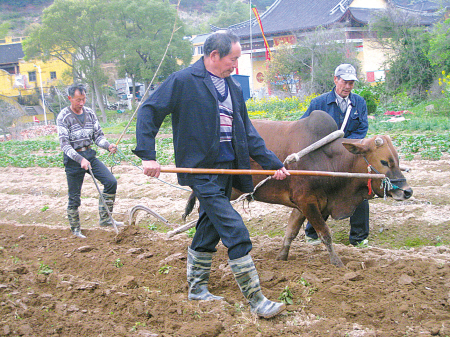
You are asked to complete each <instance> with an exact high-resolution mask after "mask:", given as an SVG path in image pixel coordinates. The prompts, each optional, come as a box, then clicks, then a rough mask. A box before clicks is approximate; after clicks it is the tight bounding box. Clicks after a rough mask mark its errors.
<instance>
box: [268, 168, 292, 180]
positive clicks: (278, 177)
mask: <svg viewBox="0 0 450 337" xmlns="http://www.w3.org/2000/svg"><path fill="white" fill-rule="evenodd" d="M287 176H290V173H289V172H288V170H286V168H285V167H284V166H283V167H282V168H280V169H279V170H277V171H276V172H275V174H274V175H273V176H272V178H274V179H276V180H283V179H285V178H286V177H287Z"/></svg>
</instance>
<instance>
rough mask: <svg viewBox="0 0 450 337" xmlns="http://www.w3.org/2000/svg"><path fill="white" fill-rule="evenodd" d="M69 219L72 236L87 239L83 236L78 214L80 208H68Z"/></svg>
mask: <svg viewBox="0 0 450 337" xmlns="http://www.w3.org/2000/svg"><path fill="white" fill-rule="evenodd" d="M67 218H68V219H69V224H70V230H71V231H72V234H73V235H75V236H77V237H79V238H82V239H86V237H85V236H84V235H83V234H81V228H80V214H79V212H78V208H67Z"/></svg>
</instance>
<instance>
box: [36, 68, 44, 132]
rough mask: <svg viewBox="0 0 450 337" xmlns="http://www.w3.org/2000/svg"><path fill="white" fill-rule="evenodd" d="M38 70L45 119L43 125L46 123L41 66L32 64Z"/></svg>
mask: <svg viewBox="0 0 450 337" xmlns="http://www.w3.org/2000/svg"><path fill="white" fill-rule="evenodd" d="M34 66H35V67H36V68H37V69H38V72H39V79H40V82H41V96H42V108H43V109H44V120H45V125H47V112H46V111H45V101H44V88H42V73H41V67H40V66H39V65H36V64H35V65H34Z"/></svg>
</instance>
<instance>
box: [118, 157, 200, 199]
mask: <svg viewBox="0 0 450 337" xmlns="http://www.w3.org/2000/svg"><path fill="white" fill-rule="evenodd" d="M116 154H117V155H118V157H119V158H118V160H116V157H115V155H116ZM120 156H121V157H123V158H125V161H126V162H128V163H131V165H133V166H134V167H136V168H138V169H140V170H141V171H144V169H143V168H142V167H140V166H138V165H136V164H135V163H133V162H132V161H131V160H130V159H128V157H127V156H126V155H125V154H124V153H123V152H122V151H121V150H120V149H119V148H117V152H116V153H113V154H112V156H111V158H112V161H113V165H112V166H111V173H112V171H113V167H114V166H116V165H119V164H120V163H121V162H122V160H121V158H120ZM152 178H154V179H156V180H159V181H160V182H162V183H164V184H167V185H169V186H172V187H175V188H178V189H180V190H183V191H187V192H191V190H190V189H187V188H184V187H181V186H177V185H174V184H171V183H169V182H167V181H164V180H162V179H159V178H156V177H152Z"/></svg>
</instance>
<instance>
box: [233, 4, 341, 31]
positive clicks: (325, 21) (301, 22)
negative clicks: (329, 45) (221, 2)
mask: <svg viewBox="0 0 450 337" xmlns="http://www.w3.org/2000/svg"><path fill="white" fill-rule="evenodd" d="M340 2H342V0H314V1H311V0H277V1H275V2H274V4H273V5H272V6H270V7H269V9H268V10H267V11H265V12H264V13H263V14H260V17H261V22H262V26H263V29H264V34H266V35H268V34H276V33H281V32H286V31H301V30H307V29H311V28H314V27H317V26H327V25H330V24H332V23H335V22H337V21H339V19H340V18H342V16H343V15H344V13H343V12H342V11H341V10H340V9H337V10H336V11H335V12H334V13H333V14H331V15H330V11H331V10H332V9H333V8H334V7H335V6H336V5H338V4H339V3H340ZM251 23H252V35H261V30H260V28H259V25H258V22H257V21H256V19H252V20H251ZM229 29H231V30H233V31H234V32H235V33H236V34H237V35H238V36H240V37H246V36H249V35H250V29H249V21H246V22H243V23H241V24H237V25H233V26H230V27H229Z"/></svg>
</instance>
